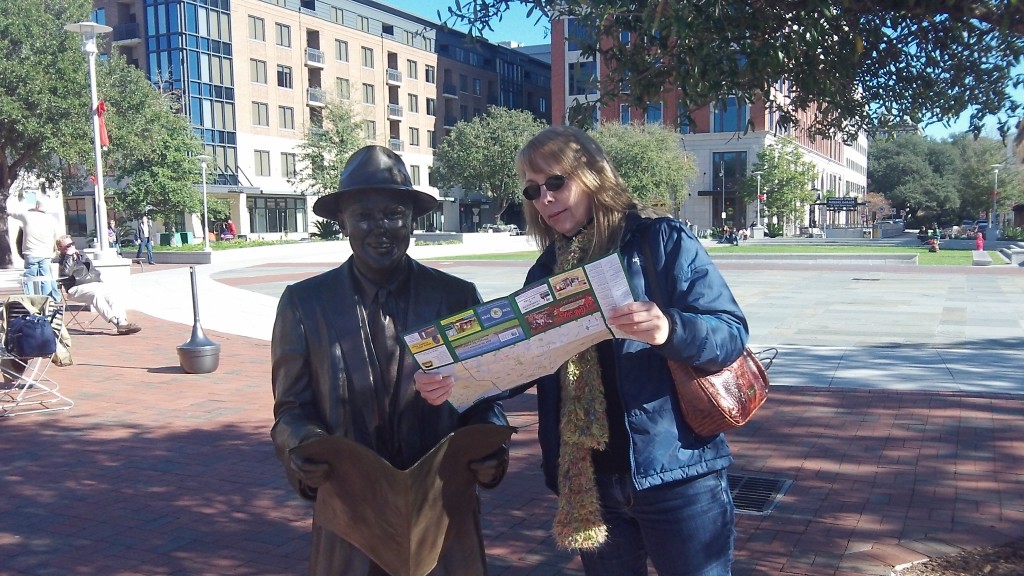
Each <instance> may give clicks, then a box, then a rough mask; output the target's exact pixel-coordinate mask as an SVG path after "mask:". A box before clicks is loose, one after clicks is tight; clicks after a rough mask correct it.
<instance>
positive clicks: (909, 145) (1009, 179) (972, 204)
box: [868, 134, 1024, 226]
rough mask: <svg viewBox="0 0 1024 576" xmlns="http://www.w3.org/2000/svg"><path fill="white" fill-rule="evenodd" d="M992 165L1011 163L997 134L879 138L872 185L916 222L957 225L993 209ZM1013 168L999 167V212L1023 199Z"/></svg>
mask: <svg viewBox="0 0 1024 576" xmlns="http://www.w3.org/2000/svg"><path fill="white" fill-rule="evenodd" d="M993 164H1003V165H1004V166H1009V160H1008V157H1007V155H1006V148H1005V146H1004V145H1003V143H1002V142H1000V141H999V140H997V139H995V138H988V137H984V136H983V137H980V138H977V139H975V138H972V137H970V136H968V135H966V134H965V135H961V136H957V137H954V138H951V139H949V140H934V139H930V138H925V137H923V136H920V135H916V134H904V135H898V136H896V137H894V138H892V139H888V140H877V141H875V142H873V143H872V145H871V148H870V149H869V151H868V179H869V181H870V182H871V190H872V191H875V192H878V193H879V194H882V195H883V196H885V198H886V199H887V200H888V201H889V202H890V203H891V205H892V206H894V207H896V208H897V209H899V210H906V211H907V213H908V215H909V217H910V218H911V219H912V222H910V224H911V225H913V226H920V225H924V226H931V225H932V224H933V223H937V224H940V225H954V224H958V223H959V222H960V220H961V219H975V218H978V214H980V213H982V212H989V211H991V210H992V187H993V186H994V185H995V182H994V180H995V177H994V174H993V168H992V165H993ZM1020 182H1021V180H1020V177H1019V175H1017V173H1016V171H1015V170H1005V171H1000V183H999V189H1000V198H999V206H1000V211H1001V212H1005V211H1006V210H1007V209H1009V208H1010V207H1011V206H1013V204H1015V203H1017V202H1020V201H1021V200H1024V191H1022V190H1021V185H1020Z"/></svg>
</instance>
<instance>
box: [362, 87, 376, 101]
mask: <svg viewBox="0 0 1024 576" xmlns="http://www.w3.org/2000/svg"><path fill="white" fill-rule="evenodd" d="M375 100H376V95H375V94H374V92H373V84H363V104H376V102H375Z"/></svg>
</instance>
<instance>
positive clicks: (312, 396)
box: [271, 258, 508, 576]
mask: <svg viewBox="0 0 1024 576" xmlns="http://www.w3.org/2000/svg"><path fill="white" fill-rule="evenodd" d="M408 264H409V266H410V276H409V281H410V290H409V294H410V301H409V302H408V307H407V314H406V322H405V325H401V324H399V323H398V322H396V329H397V331H398V333H399V335H400V334H401V333H402V332H403V331H407V330H410V329H415V328H418V327H420V326H424V325H426V324H429V323H430V322H433V321H434V320H436V319H438V318H440V317H442V316H444V315H447V314H452V313H455V312H459V311H461V310H465V309H467V308H470V307H472V306H474V305H476V304H478V303H480V295H479V293H478V292H477V290H476V287H475V286H474V285H473V284H472V283H470V282H467V281H465V280H462V279H459V278H456V277H454V276H451V275H449V274H446V273H444V272H441V271H439V270H435V269H432V268H429V267H426V266H423V265H421V264H419V263H418V262H416V261H415V260H412V259H411V258H410V259H409V261H408ZM352 266H353V263H352V260H351V259H349V260H348V261H347V262H345V263H344V264H342V265H341V266H340V267H338V268H335V269H333V270H330V271H328V272H325V273H323V274H321V275H318V276H315V277H312V278H309V279H307V280H303V281H301V282H298V283H296V284H293V285H291V286H289V287H288V288H286V289H285V291H284V293H283V294H282V295H281V300H280V302H279V304H278V309H277V319H276V321H275V324H274V332H273V340H272V345H271V356H272V378H273V390H274V417H275V422H274V427H273V429H272V431H271V436H272V438H273V441H274V445H275V448H276V450H277V454H278V457H279V458H280V459H281V461H282V463H283V464H284V467H285V470H286V473H287V474H288V479H289V482H290V483H291V485H292V487H293V488H294V489H295V490H296V491H297V492H298V493H299V494H300V495H302V496H303V497H305V498H314V497H315V489H312V488H311V487H309V486H306V485H304V484H303V483H302V482H301V481H300V480H299V479H298V478H297V477H296V475H295V474H294V473H293V472H292V470H291V469H290V467H289V465H288V462H289V457H288V450H289V449H291V448H293V447H295V446H298V445H299V444H301V443H302V442H304V441H306V440H309V439H311V438H314V437H316V436H321V435H325V434H334V435H339V436H342V437H344V438H347V439H350V440H353V441H356V442H359V443H360V444H363V445H364V446H367V447H369V448H371V449H373V450H374V451H375V452H377V453H378V454H379V455H380V456H381V457H383V458H384V459H385V460H387V461H388V462H389V463H390V464H391V465H392V466H394V467H395V468H398V469H402V470H404V469H407V468H409V467H410V466H412V465H413V464H415V463H416V462H417V461H418V460H419V459H420V458H421V457H422V456H423V455H425V454H426V453H427V452H429V451H430V449H431V448H433V447H434V446H435V445H436V444H437V443H438V442H440V441H441V440H442V439H443V438H444V437H445V436H447V435H448V434H449V433H450V432H452V431H453V430H455V429H456V428H458V427H459V426H462V425H467V424H479V423H486V422H490V423H494V424H501V425H506V424H508V420H507V419H506V417H505V414H504V412H503V411H502V410H501V406H500V404H498V403H489V402H483V403H479V404H478V405H476V406H474V407H472V408H470V409H469V410H466V411H465V412H463V413H462V414H459V412H458V411H457V410H455V408H454V407H452V406H451V405H450V404H448V403H445V404H443V405H441V406H432V405H430V404H429V403H427V402H426V401H425V400H423V399H422V397H420V395H419V393H417V392H416V389H415V387H414V383H413V374H414V373H415V372H416V370H417V369H418V366H417V364H416V362H415V360H414V359H413V358H412V357H411V355H410V354H409V352H408V350H407V349H405V348H404V346H403V350H402V356H401V361H400V363H399V374H398V380H397V383H396V389H395V391H394V394H395V395H396V402H395V403H392V407H393V408H395V407H396V408H397V416H395V415H394V414H392V421H393V423H394V425H393V427H392V430H393V432H394V434H396V435H397V437H398V442H397V443H396V442H392V443H391V445H392V446H394V448H388V447H387V446H378V445H377V441H376V436H375V434H374V427H375V426H376V422H373V421H372V420H373V419H374V418H375V416H374V415H375V413H376V410H375V409H374V406H375V405H376V396H375V394H374V390H373V387H372V386H371V385H370V384H369V383H370V382H371V376H370V374H371V370H372V367H371V363H370V359H369V358H368V355H369V341H370V336H369V330H368V328H367V326H366V324H365V318H364V315H363V314H364V313H363V310H364V308H365V306H364V305H363V304H362V303H360V295H359V289H358V287H357V286H356V284H355V279H354V275H353V274H354V271H353V270H352ZM466 498H467V502H468V503H471V504H472V506H471V510H472V514H471V515H470V516H469V517H468V519H467V522H468V523H467V524H465V525H464V526H463V527H462V528H461V529H460V528H459V527H458V526H454V529H455V530H456V531H457V532H461V534H460V535H459V536H458V537H453V538H451V539H449V542H450V544H451V545H449V544H448V543H446V544H445V548H444V550H443V551H442V557H441V559H440V561H439V563H438V566H437V568H435V570H434V571H432V572H431V573H430V574H431V575H432V576H441V575H453V576H454V575H458V576H473V575H478V574H486V562H485V558H484V553H483V540H482V535H481V533H480V525H479V512H478V498H477V495H476V493H475V492H474V493H471V494H467V495H466ZM450 529H451V528H450ZM474 532H475V537H474V534H473V533H474ZM309 573H310V574H313V575H325V576H326V575H328V574H331V575H336V574H344V575H346V576H361V575H377V574H383V572H382V571H380V569H379V568H378V567H376V566H375V565H374V564H373V563H372V562H371V561H370V560H369V559H368V558H367V557H366V556H365V554H363V553H362V552H361V551H359V550H358V549H356V548H355V547H354V546H352V545H351V544H349V543H348V542H347V541H345V540H343V539H341V538H339V537H337V536H336V535H335V534H333V533H331V532H329V531H327V530H326V529H324V528H323V527H321V526H318V525H317V523H316V521H315V519H314V524H313V551H312V554H311V557H310V571H309Z"/></svg>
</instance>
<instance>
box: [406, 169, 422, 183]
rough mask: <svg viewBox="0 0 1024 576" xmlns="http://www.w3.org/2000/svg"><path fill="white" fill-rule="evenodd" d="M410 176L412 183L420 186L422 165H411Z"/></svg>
mask: <svg viewBox="0 0 1024 576" xmlns="http://www.w3.org/2000/svg"><path fill="white" fill-rule="evenodd" d="M409 178H411V179H412V185H413V186H419V185H420V167H419V166H409Z"/></svg>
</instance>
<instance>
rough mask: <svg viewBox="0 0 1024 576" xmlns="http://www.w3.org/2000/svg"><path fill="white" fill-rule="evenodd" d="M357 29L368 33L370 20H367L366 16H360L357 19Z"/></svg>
mask: <svg viewBox="0 0 1024 576" xmlns="http://www.w3.org/2000/svg"><path fill="white" fill-rule="evenodd" d="M359 29H360V30H362V31H363V32H369V31H370V19H369V18H367V17H366V16H360V17H359Z"/></svg>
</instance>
